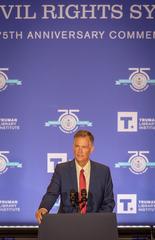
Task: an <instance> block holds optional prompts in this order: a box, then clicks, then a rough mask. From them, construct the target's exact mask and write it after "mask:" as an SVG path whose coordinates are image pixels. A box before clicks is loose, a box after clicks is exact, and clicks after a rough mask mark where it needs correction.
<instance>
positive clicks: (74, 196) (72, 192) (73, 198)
mask: <svg viewBox="0 0 155 240" xmlns="http://www.w3.org/2000/svg"><path fill="white" fill-rule="evenodd" d="M70 202H71V205H72V207H76V206H77V202H78V197H77V193H76V192H75V190H74V189H71V190H70Z"/></svg>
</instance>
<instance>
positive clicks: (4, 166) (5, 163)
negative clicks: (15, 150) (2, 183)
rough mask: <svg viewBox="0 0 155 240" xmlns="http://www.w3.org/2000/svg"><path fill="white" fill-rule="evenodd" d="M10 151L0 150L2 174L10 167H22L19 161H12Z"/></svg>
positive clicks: (0, 171) (0, 169)
mask: <svg viewBox="0 0 155 240" xmlns="http://www.w3.org/2000/svg"><path fill="white" fill-rule="evenodd" d="M9 153H10V152H9V151H0V174H3V173H5V172H6V171H7V170H8V169H9V168H16V167H17V168H22V164H21V163H19V162H10V161H9V159H8V157H7V156H6V155H7V154H9Z"/></svg>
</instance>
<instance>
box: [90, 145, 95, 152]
mask: <svg viewBox="0 0 155 240" xmlns="http://www.w3.org/2000/svg"><path fill="white" fill-rule="evenodd" d="M94 148H95V147H94V145H93V146H92V147H91V153H92V152H93V151H94Z"/></svg>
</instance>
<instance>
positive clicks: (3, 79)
mask: <svg viewBox="0 0 155 240" xmlns="http://www.w3.org/2000/svg"><path fill="white" fill-rule="evenodd" d="M8 71H9V68H0V92H1V91H4V90H5V89H6V88H7V87H8V85H22V82H21V81H19V80H18V79H10V78H9V77H8Z"/></svg>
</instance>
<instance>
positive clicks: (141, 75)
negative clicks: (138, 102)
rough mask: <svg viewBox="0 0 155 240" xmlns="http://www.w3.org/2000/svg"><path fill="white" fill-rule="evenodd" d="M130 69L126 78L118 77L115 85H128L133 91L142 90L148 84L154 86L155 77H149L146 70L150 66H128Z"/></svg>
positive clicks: (148, 69) (146, 87)
mask: <svg viewBox="0 0 155 240" xmlns="http://www.w3.org/2000/svg"><path fill="white" fill-rule="evenodd" d="M128 70H129V71H132V73H131V74H130V76H129V78H128V79H119V80H117V81H116V83H115V85H117V86H121V85H122V86H123V85H129V86H130V88H131V89H132V90H133V91H135V92H143V91H145V90H146V89H148V87H149V85H154V86H155V79H150V77H149V75H148V71H150V70H151V69H150V68H128Z"/></svg>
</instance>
